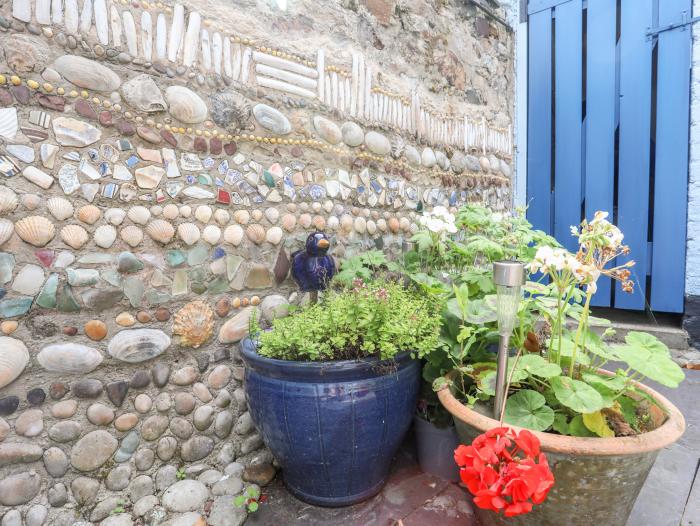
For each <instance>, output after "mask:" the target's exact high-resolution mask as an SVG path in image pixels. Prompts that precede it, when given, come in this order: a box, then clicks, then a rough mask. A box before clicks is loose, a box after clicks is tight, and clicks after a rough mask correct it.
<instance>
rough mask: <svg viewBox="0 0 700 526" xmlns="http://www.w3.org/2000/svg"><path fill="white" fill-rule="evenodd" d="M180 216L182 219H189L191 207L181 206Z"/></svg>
mask: <svg viewBox="0 0 700 526" xmlns="http://www.w3.org/2000/svg"><path fill="white" fill-rule="evenodd" d="M180 215H181V216H182V217H190V216H191V215H192V207H191V206H190V205H182V206H181V207H180Z"/></svg>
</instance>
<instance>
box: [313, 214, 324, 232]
mask: <svg viewBox="0 0 700 526" xmlns="http://www.w3.org/2000/svg"><path fill="white" fill-rule="evenodd" d="M313 225H314V228H315V229H316V230H323V229H324V228H326V218H325V217H323V216H314V220H313Z"/></svg>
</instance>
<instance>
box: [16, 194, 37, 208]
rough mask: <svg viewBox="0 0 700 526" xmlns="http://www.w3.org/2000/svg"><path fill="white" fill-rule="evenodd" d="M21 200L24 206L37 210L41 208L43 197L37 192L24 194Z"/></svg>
mask: <svg viewBox="0 0 700 526" xmlns="http://www.w3.org/2000/svg"><path fill="white" fill-rule="evenodd" d="M20 201H21V202H22V206H23V207H24V208H26V209H27V210H36V209H37V208H39V205H40V204H41V201H42V198H41V196H38V195H36V194H23V195H22V197H20Z"/></svg>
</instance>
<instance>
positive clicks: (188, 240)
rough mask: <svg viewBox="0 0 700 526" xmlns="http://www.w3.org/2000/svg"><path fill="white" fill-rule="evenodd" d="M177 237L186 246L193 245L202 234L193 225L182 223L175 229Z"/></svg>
mask: <svg viewBox="0 0 700 526" xmlns="http://www.w3.org/2000/svg"><path fill="white" fill-rule="evenodd" d="M177 236H178V237H179V238H180V239H182V241H184V242H185V244H186V245H194V244H195V243H196V242H197V241H199V238H200V237H201V236H202V234H201V232H200V231H199V228H197V225H195V224H194V223H182V224H180V225H179V226H178V227H177Z"/></svg>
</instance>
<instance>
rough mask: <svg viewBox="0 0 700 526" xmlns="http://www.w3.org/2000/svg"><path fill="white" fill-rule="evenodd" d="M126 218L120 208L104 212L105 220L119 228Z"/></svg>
mask: <svg viewBox="0 0 700 526" xmlns="http://www.w3.org/2000/svg"><path fill="white" fill-rule="evenodd" d="M125 217H126V212H125V211H124V210H122V209H121V208H109V209H107V211H106V212H105V220H106V221H107V222H108V223H109V224H110V225H114V226H119V225H121V224H122V222H123V221H124V218H125Z"/></svg>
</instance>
